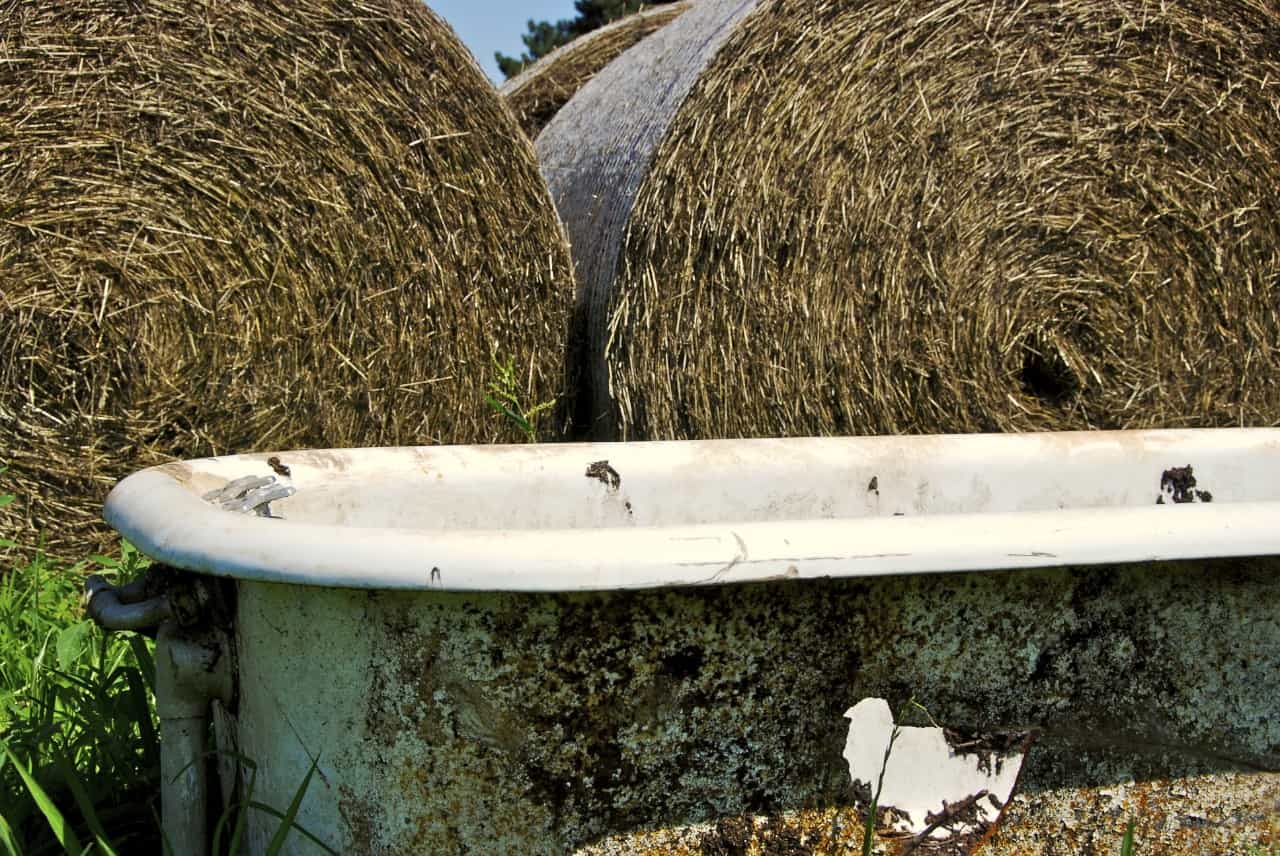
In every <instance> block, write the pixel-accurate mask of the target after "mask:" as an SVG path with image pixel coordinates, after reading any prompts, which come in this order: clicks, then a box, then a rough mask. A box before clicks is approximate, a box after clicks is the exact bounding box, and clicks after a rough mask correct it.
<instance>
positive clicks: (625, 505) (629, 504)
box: [622, 499, 632, 514]
mask: <svg viewBox="0 0 1280 856" xmlns="http://www.w3.org/2000/svg"><path fill="white" fill-rule="evenodd" d="M622 507H623V508H625V509H626V510H627V514H631V513H632V512H631V500H629V499H628V500H627V501H626V502H624V503H622Z"/></svg>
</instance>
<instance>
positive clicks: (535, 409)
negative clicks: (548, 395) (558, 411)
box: [484, 355, 555, 443]
mask: <svg viewBox="0 0 1280 856" xmlns="http://www.w3.org/2000/svg"><path fill="white" fill-rule="evenodd" d="M493 370H494V379H493V380H491V381H490V382H489V391H488V392H487V393H486V394H485V397H484V400H485V403H486V404H488V405H489V408H490V409H491V410H493V412H494V413H496V414H497V415H499V416H502V417H504V418H506V419H508V420H510V422H511V423H512V424H513V425H514V426H515V427H516V428H517V429H518V430H519V431H520V433H521V434H522V435H523V436H524V438H525V439H526V440H527V441H529V442H530V443H536V442H537V440H538V430H537V422H538V416H539V415H541V414H542V413H545V412H546V411H548V410H550V409H551V408H552V407H554V406H555V401H554V400H552V401H544V402H542V403H541V404H535V405H533V406H532V407H528V408H526V407H525V406H524V401H523V395H522V392H521V388H520V382H519V380H518V379H517V377H516V370H515V358H514V357H508V358H507V360H506V362H503V361H502V360H500V359H498V357H497V356H496V355H495V356H494V357H493Z"/></svg>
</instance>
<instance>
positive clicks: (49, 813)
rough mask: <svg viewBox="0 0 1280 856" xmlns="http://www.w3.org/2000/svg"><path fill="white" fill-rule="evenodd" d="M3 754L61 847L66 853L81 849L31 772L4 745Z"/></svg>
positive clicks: (74, 834)
mask: <svg viewBox="0 0 1280 856" xmlns="http://www.w3.org/2000/svg"><path fill="white" fill-rule="evenodd" d="M4 754H5V756H6V757H8V759H9V763H10V764H12V765H13V767H14V769H15V770H17V771H18V775H19V776H20V777H21V778H22V784H23V785H25V786H26V788H27V792H28V793H29V794H31V799H33V800H34V801H35V804H36V806H37V807H38V808H39V809H40V813H41V814H43V815H44V819H45V820H47V821H48V822H49V828H50V829H51V830H53V837H54V838H56V839H57V840H58V843H59V844H61V845H62V849H63V850H65V851H67V852H68V853H79V852H80V851H81V850H83V848H82V847H81V846H80V839H79V838H77V837H76V833H75V831H74V830H73V829H72V828H71V824H69V823H67V820H66V818H64V817H63V816H62V812H60V811H58V807H57V806H56V805H54V804H53V800H51V799H49V795H48V794H46V793H45V792H44V789H43V788H41V787H40V785H39V784H38V783H37V782H36V780H35V779H33V778H32V777H31V773H30V772H28V771H27V768H26V766H24V765H23V763H22V762H21V761H20V760H18V758H17V756H15V755H14V754H13V750H11V749H10V748H9V747H8V746H5V747H4Z"/></svg>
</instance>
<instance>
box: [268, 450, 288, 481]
mask: <svg viewBox="0 0 1280 856" xmlns="http://www.w3.org/2000/svg"><path fill="white" fill-rule="evenodd" d="M267 466H269V467H271V471H272V472H273V473H275V474H276V475H278V476H284V477H285V478H288V477H289V474H290V473H289V468H288V467H286V466H285V465H284V464H282V463H280V459H279V458H278V457H276V456H275V455H272V456H271V457H269V458H267Z"/></svg>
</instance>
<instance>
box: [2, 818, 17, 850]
mask: <svg viewBox="0 0 1280 856" xmlns="http://www.w3.org/2000/svg"><path fill="white" fill-rule="evenodd" d="M0 845H4V852H6V853H8V854H9V856H22V848H21V847H19V846H18V838H17V836H15V835H14V834H13V828H12V827H11V826H9V821H7V820H5V819H4V815H3V814H0Z"/></svg>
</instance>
